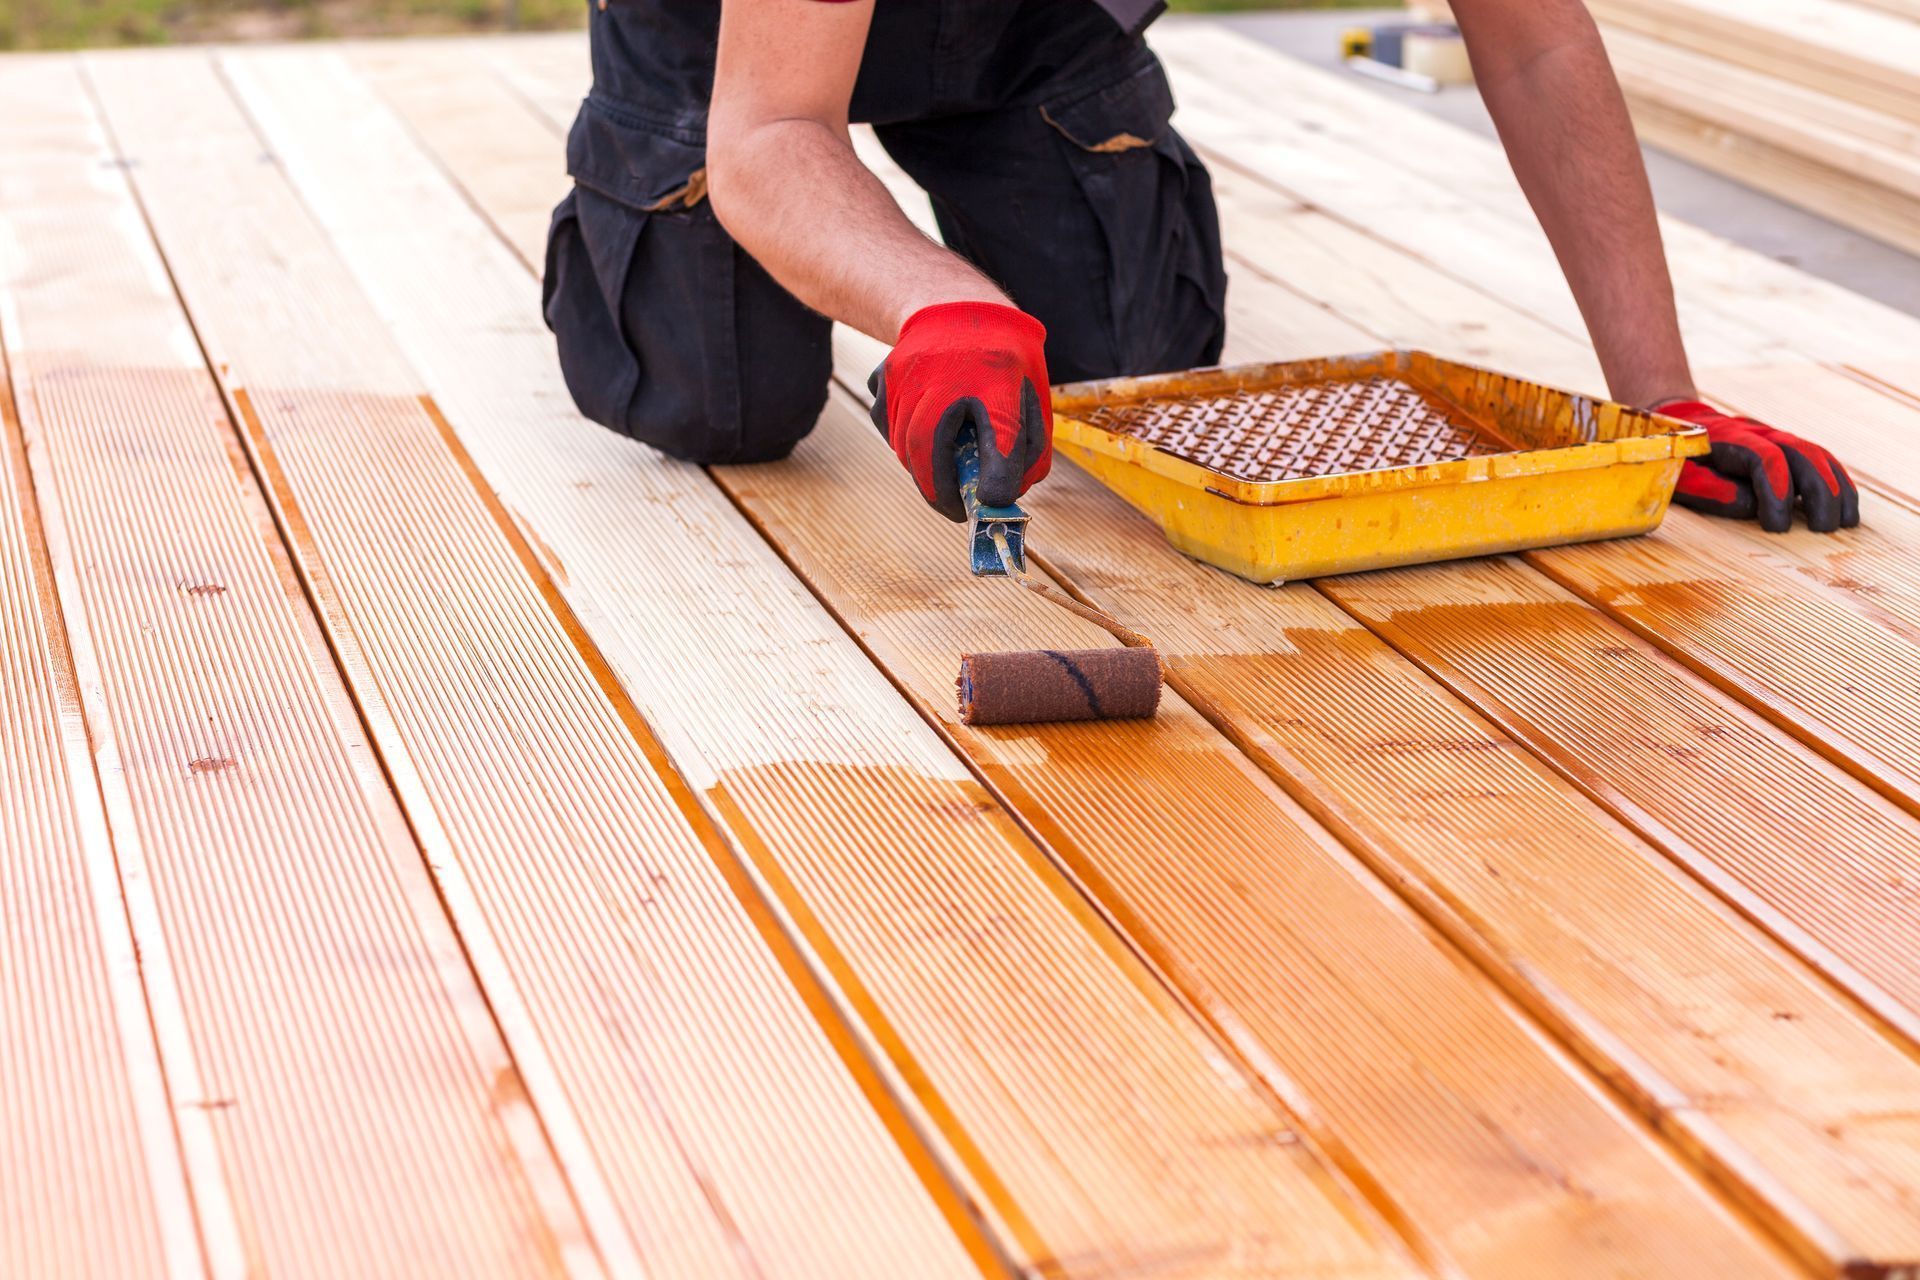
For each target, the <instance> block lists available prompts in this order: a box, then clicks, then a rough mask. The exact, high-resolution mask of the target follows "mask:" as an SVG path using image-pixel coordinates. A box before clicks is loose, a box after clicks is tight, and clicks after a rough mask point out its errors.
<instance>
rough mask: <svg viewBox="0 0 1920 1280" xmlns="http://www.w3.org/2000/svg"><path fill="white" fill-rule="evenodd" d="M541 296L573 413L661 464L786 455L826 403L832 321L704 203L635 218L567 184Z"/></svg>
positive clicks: (629, 209)
mask: <svg viewBox="0 0 1920 1280" xmlns="http://www.w3.org/2000/svg"><path fill="white" fill-rule="evenodd" d="M544 294H545V296H544V304H545V311H546V319H547V325H548V327H549V328H551V329H552V330H553V333H554V337H555V341H556V344H557V346H558V349H559V357H560V369H561V373H562V375H563V376H564V377H565V380H566V384H567V390H568V392H569V393H570V394H571V395H572V397H573V401H574V404H575V405H576V406H578V408H579V409H580V412H581V413H583V414H585V415H586V416H587V417H588V418H590V419H592V420H593V421H595V422H597V423H599V424H601V425H602V426H605V427H608V428H610V429H612V430H614V431H617V432H619V433H620V434H622V435H626V436H631V437H633V438H634V439H636V440H639V441H642V442H643V443H645V444H649V445H651V446H653V447H654V448H656V449H659V450H660V451H661V452H663V453H665V454H667V455H669V456H670V457H674V458H679V459H681V460H683V461H687V462H696V463H747V462H767V461H773V460H775V459H779V458H784V457H786V456H787V455H788V454H789V453H791V452H792V451H793V448H794V446H795V445H797V444H798V443H799V442H800V440H801V439H803V438H804V437H805V436H806V434H807V433H808V432H809V431H811V430H812V429H813V425H814V423H815V421H816V420H817V419H818V418H819V415H820V412H821V410H822V408H823V407H824V406H825V404H826V399H827V384H828V380H829V378H830V377H831V375H832V358H833V357H832V345H831V332H832V326H831V324H830V323H829V322H828V321H827V320H825V319H824V318H823V317H821V316H818V315H816V314H814V313H813V312H811V311H809V310H808V309H807V308H806V307H805V306H803V305H802V304H801V303H800V302H799V301H798V300H797V299H795V298H794V297H793V296H792V295H791V294H789V293H787V291H786V290H785V289H783V288H781V287H780V285H778V284H777V283H776V282H775V281H774V280H773V279H772V277H770V276H769V275H767V273H766V272H765V270H764V269H762V268H761V267H760V265H759V264H758V263H756V262H755V261H754V260H753V259H752V258H751V257H749V256H748V255H747V254H746V252H745V251H744V250H742V249H740V247H739V246H738V245H736V244H734V243H733V240H732V238H731V237H729V236H728V235H727V234H726V231H725V230H724V229H723V228H722V227H721V226H720V225H719V223H718V221H717V220H716V219H715V218H714V217H713V214H712V210H711V209H710V208H709V207H707V206H706V204H705V202H704V201H701V202H699V203H697V204H695V205H694V206H693V207H690V208H682V209H677V210H672V211H665V210H647V209H638V208H635V207H633V206H631V205H629V204H627V203H625V202H623V201H620V200H615V199H612V198H610V197H608V196H605V195H603V194H601V193H599V192H596V191H594V190H591V189H588V188H585V187H580V188H576V189H575V191H573V192H572V193H571V194H569V195H568V196H567V198H566V199H565V200H563V201H562V202H561V204H560V206H559V208H557V209H556V210H555V211H554V220H553V226H552V228H551V230H550V232H549V235H548V244H547V273H546V279H545V285H544Z"/></svg>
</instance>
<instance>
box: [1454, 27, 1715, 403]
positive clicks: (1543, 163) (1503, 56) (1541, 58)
mask: <svg viewBox="0 0 1920 1280" xmlns="http://www.w3.org/2000/svg"><path fill="white" fill-rule="evenodd" d="M1457 8H1458V10H1459V11H1460V19H1461V22H1462V25H1463V27H1464V28H1465V29H1466V30H1467V34H1468V37H1469V43H1470V46H1478V47H1477V48H1475V50H1474V63H1475V67H1476V70H1477V71H1478V73H1479V75H1480V81H1481V85H1480V87H1481V93H1482V95H1483V96H1484V97H1485V99H1486V102H1487V107H1488V109H1489V110H1490V111H1491V112H1492V115H1493V119H1494V124H1495V126H1496V127H1497V128H1498V129H1499V131H1500V138H1501V141H1502V142H1504V143H1505V144H1506V149H1507V155H1508V157H1509V158H1510V159H1511V161H1512V163H1513V169H1514V173H1515V175H1516V176H1517V177H1518V178H1519V181H1520V185H1521V188H1522V189H1523V190H1524V191H1525V192H1526V194H1527V199H1528V201H1529V202H1530V203H1531V204H1532V205H1533V209H1534V212H1535V214H1536V215H1537V216H1538V217H1539V219H1540V224H1541V226H1542V227H1543V228H1544V229H1545V230H1546V233H1547V238H1548V239H1549V240H1550V241H1551V242H1552V244H1553V249H1554V253H1555V255H1556V256H1557V257H1558V258H1559V261H1560V267H1561V270H1562V271H1563V272H1564V273H1565V274H1566V277H1567V283H1568V284H1569V285H1570V286H1571V287H1572V289H1573V294H1574V298H1575V299H1576V300H1577V301H1578V303H1579V305H1580V313H1581V315H1582V317H1583V318H1584V319H1585V320H1586V324H1587V331H1588V333H1589V334H1590V335H1591V337H1592V339H1593V344H1594V348H1595V351H1596V352H1597V353H1598V355H1599V358H1600V364H1601V368H1602V369H1603V370H1604V371H1605V373H1606V377H1607V384H1608V388H1609V390H1610V391H1611V392H1612V394H1613V395H1614V397H1615V398H1616V399H1619V400H1623V401H1626V402H1627V403H1629V404H1651V403H1654V402H1656V401H1659V400H1663V399H1670V398H1682V397H1686V398H1690V397H1691V396H1692V394H1693V377H1692V374H1691V372H1690V371H1689V369H1688V366H1687V357H1686V351H1685V348H1684V346H1683V344H1682V341H1681V337H1680V326H1679V321H1678V319H1677V317H1676V315H1675V311H1674V301H1673V284H1672V280H1671V276H1670V275H1669V272H1668V269H1667V260H1666V253H1665V249H1664V248H1663V246H1662V244H1661V240H1660V224H1659V219H1658V217H1657V215H1656V213H1655V210H1654V203H1653V193H1652V190H1651V189H1650V188H1649V186H1648V183H1647V174H1646V166H1645V164H1644V162H1643V161H1642V159H1641V156H1640V148H1639V146H1638V144H1637V143H1636V141H1635V139H1634V133H1633V124H1632V121H1631V120H1630V119H1629V117H1628V115H1627V108H1626V102H1625V100H1624V99H1623V98H1622V96H1621V93H1620V87H1619V84H1618V82H1617V81H1616V80H1615V78H1614V75H1613V70H1612V67H1611V66H1610V65H1609V64H1608V61H1607V55H1606V50H1605V48H1604V46H1602V44H1601V43H1600V36H1599V32H1598V31H1597V30H1596V29H1595V28H1594V26H1593V22H1592V20H1591V19H1590V18H1589V17H1588V16H1587V15H1586V13H1585V11H1584V9H1582V8H1581V7H1580V6H1579V5H1577V4H1572V3H1562V2H1560V0H1548V2H1547V3H1541V4H1537V5H1532V4H1530V5H1528V6H1523V7H1522V9H1523V12H1524V10H1525V9H1527V8H1530V9H1531V10H1532V12H1531V13H1530V14H1527V15H1526V16H1520V17H1516V16H1515V15H1514V12H1513V10H1514V8H1515V6H1511V5H1492V6H1490V5H1487V4H1484V3H1482V4H1479V5H1474V4H1463V5H1460V6H1457ZM1498 11H1504V13H1502V12H1498ZM1495 24H1500V25H1498V26H1497V27H1496V26H1495ZM1529 27H1531V28H1532V29H1531V30H1529ZM1483 31H1484V34H1483Z"/></svg>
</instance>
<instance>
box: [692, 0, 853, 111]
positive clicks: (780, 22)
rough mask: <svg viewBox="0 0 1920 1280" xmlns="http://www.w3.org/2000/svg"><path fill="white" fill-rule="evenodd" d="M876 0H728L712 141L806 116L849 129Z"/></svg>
mask: <svg viewBox="0 0 1920 1280" xmlns="http://www.w3.org/2000/svg"><path fill="white" fill-rule="evenodd" d="M873 5H874V0H723V3H722V4H721V7H720V54H719V59H718V61H717V63H716V65H715V68H714V80H713V103H712V106H711V108H710V110H709V113H708V120H707V130H708V145H709V147H714V146H720V147H723V148H724V147H725V146H726V145H727V144H728V143H729V142H730V141H733V140H735V139H737V138H738V137H739V136H741V135H742V134H744V133H747V132H750V131H751V130H753V129H754V128H756V127H757V126H759V125H763V124H767V123H770V122H773V121H777V120H805V121H810V122H815V123H819V124H823V125H826V126H828V127H830V128H833V129H835V130H837V131H839V132H842V133H844V132H845V131H846V127H847V106H848V103H849V102H850V101H851V99H852V97H853V82H854V78H855V77H856V76H857V75H858V74H859V72H860V58H861V55H862V53H863V52H864V51H865V49H866V43H867V28H868V26H869V25H871V23H872V21H873Z"/></svg>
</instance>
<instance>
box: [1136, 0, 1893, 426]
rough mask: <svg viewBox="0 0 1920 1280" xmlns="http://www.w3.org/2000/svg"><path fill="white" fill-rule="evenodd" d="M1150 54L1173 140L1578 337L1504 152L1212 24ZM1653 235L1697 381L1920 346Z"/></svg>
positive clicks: (1179, 29)
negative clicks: (1172, 101) (1174, 106)
mask: <svg viewBox="0 0 1920 1280" xmlns="http://www.w3.org/2000/svg"><path fill="white" fill-rule="evenodd" d="M1153 45H1154V47H1155V49H1156V50H1158V51H1159V53H1160V55H1161V56H1162V58H1164V59H1165V60H1166V62H1167V67H1168V71H1169V73H1170V74H1171V75H1172V77H1173V86H1174V94H1175V97H1176V98H1177V99H1178V101H1179V103H1180V113H1179V117H1178V119H1177V120H1176V125H1177V127H1179V128H1180V130H1181V131H1182V133H1183V134H1185V136H1186V137H1187V138H1188V140H1189V141H1191V142H1193V143H1194V144H1195V145H1196V146H1198V147H1200V148H1201V149H1202V150H1203V151H1204V152H1206V153H1207V154H1208V155H1209V157H1210V158H1212V159H1216V160H1221V159H1223V160H1226V161H1228V162H1230V163H1231V164H1233V165H1234V166H1236V167H1238V168H1241V169H1243V170H1244V171H1246V172H1248V173H1249V174H1250V175H1251V176H1254V177H1256V178H1258V179H1259V180H1260V181H1262V182H1265V183H1266V184H1268V185H1270V186H1273V187H1275V188H1276V189H1278V190H1281V191H1284V192H1286V193H1287V194H1289V195H1292V196H1295V197H1296V198H1298V199H1300V200H1302V201H1304V202H1305V203H1307V204H1310V205H1312V206H1313V207H1315V208H1318V209H1322V210H1324V211H1326V212H1327V213H1328V214H1330V215H1332V216H1334V217H1336V218H1339V219H1340V220H1342V221H1344V222H1348V223H1350V224H1352V225H1354V226H1356V227H1358V228H1360V229H1362V230H1364V231H1367V232H1369V233H1370V234H1373V235H1376V236H1379V237H1381V238H1382V239H1384V240H1386V241H1388V242H1389V243H1392V244H1394V245H1396V246H1400V247H1404V248H1405V249H1407V250H1409V251H1411V252H1413V253H1415V254H1417V255H1418V256H1420V257H1423V258H1425V259H1426V260H1427V261H1429V262H1431V263H1433V264H1434V265H1436V266H1437V267H1439V268H1440V269H1442V270H1444V271H1446V272H1447V273H1448V274H1450V275H1453V276H1454V277H1455V278H1457V279H1460V280H1462V281H1463V282H1465V283H1468V284H1473V285H1475V286H1476V287H1480V288H1482V289H1484V290H1487V291H1494V292H1496V295H1497V296H1498V297H1500V298H1502V299H1503V300H1505V301H1508V302H1509V303H1511V304H1512V305H1513V306H1515V307H1516V308H1518V309H1520V310H1522V311H1525V312H1527V313H1528V314H1530V315H1533V316H1535V317H1536V318H1538V319H1541V320H1543V321H1546V322H1547V323H1549V324H1551V325H1552V326H1553V327H1554V328H1556V329H1558V330H1560V331H1561V332H1562V333H1564V334H1566V335H1568V336H1569V337H1574V338H1584V337H1585V333H1586V330H1585V326H1584V324H1583V323H1582V322H1581V319H1580V314H1579V309H1578V308H1577V307H1576V306H1575V305H1574V301H1573V296H1572V294H1571V292H1570V291H1569V290H1568V288H1567V286H1566V282H1565V280H1564V278H1563V277H1562V275H1561V273H1560V271H1559V269H1558V267H1557V266H1556V265H1555V262H1554V258H1553V252H1552V249H1551V247H1550V246H1549V245H1548V244H1547V242H1546V238H1545V235H1544V234H1543V233H1542V232H1541V230H1540V228H1539V224H1538V222H1537V221H1536V220H1535V219H1534V218H1533V216H1532V214H1531V211H1530V210H1529V209H1528V208H1527V204H1526V200H1525V197H1524V196H1523V195H1522V193H1521V192H1520V190H1519V187H1518V185H1517V184H1516V183H1515V182H1514V180H1513V174H1512V170H1511V168H1510V167H1509V165H1508V164H1507V161H1506V158H1505V156H1504V154H1503V153H1502V152H1501V150H1500V148H1499V146H1498V144H1496V143H1494V142H1492V141H1491V140H1489V139H1485V138H1482V137H1479V136H1477V135H1474V134H1471V133H1468V132H1467V131H1466V130H1464V129H1461V128H1459V127H1458V126H1455V125H1452V124H1449V123H1447V122H1445V121H1441V120H1435V119H1432V118H1430V117H1427V116H1424V115H1422V114H1421V113H1420V112H1418V111H1414V110H1411V109H1409V108H1407V107H1404V106H1401V105H1398V104H1395V103H1393V102H1391V101H1389V100H1386V99H1383V98H1381V97H1380V96H1379V95H1378V94H1375V93H1372V92H1371V91H1369V90H1367V89H1365V88H1362V87H1361V86H1358V85H1354V84H1350V83H1346V82H1345V81H1344V80H1343V79H1342V78H1341V77H1340V76H1339V75H1338V74H1335V73H1333V72H1328V71H1324V70H1322V69H1320V68H1317V67H1312V66H1309V65H1307V64H1305V63H1303V62H1300V61H1298V60H1296V59H1292V58H1288V57H1286V56H1285V55H1283V54H1279V53H1277V52H1274V51H1273V50H1270V49H1266V48H1263V47H1261V46H1260V45H1258V44H1256V43H1254V42H1253V41H1251V40H1248V39H1246V38H1245V37H1242V36H1238V35H1235V34H1233V33H1230V32H1227V31H1225V30H1223V29H1221V28H1219V27H1217V26H1214V25H1211V24H1206V23H1195V22H1181V23H1173V22H1165V23H1160V24H1156V26H1155V27H1154V35H1153ZM1274 85H1280V86H1284V87H1285V92H1284V93H1275V92H1272V91H1270V86H1274ZM1661 230H1662V234H1663V235H1664V237H1665V239H1666V243H1667V248H1668V256H1669V260H1670V263H1671V266H1672V268H1673V273H1674V280H1675V284H1676V286H1677V288H1678V293H1679V299H1680V312H1681V320H1682V326H1683V328H1684V329H1685V330H1686V333H1687V338H1688V346H1689V350H1690V351H1691V352H1692V355H1693V358H1694V363H1695V364H1696V365H1697V366H1699V367H1701V368H1711V367H1717V366H1722V365H1724V366H1730V367H1745V366H1761V365H1770V364H1782V363H1805V362H1808V361H1834V362H1850V363H1853V364H1858V365H1860V366H1862V367H1864V368H1867V369H1873V368H1875V367H1876V366H1880V365H1894V366H1897V365H1901V364H1910V363H1911V361H1912V359H1913V354H1912V353H1913V351H1914V350H1915V349H1916V347H1917V346H1920V319H1917V318H1915V317H1913V316H1909V315H1907V314H1905V313H1904V312H1900V311H1897V310H1895V309H1893V308H1891V307H1888V306H1885V305H1883V304H1881V303H1877V302H1874V301H1872V300H1870V299H1867V298H1864V297H1861V296H1860V295H1858V294H1855V293H1852V292H1851V291H1849V290H1847V289H1844V288H1841V287H1840V286H1838V285H1833V284H1830V283H1828V282H1826V281H1824V280H1820V279H1818V278H1816V277H1814V276H1810V275H1808V274H1807V273H1805V272H1802V271H1798V270H1796V269H1794V268H1792V267H1789V266H1786V265H1785V264H1783V263H1779V262H1776V261H1774V260H1772V259H1770V258H1768V257H1766V256H1764V255H1762V254H1758V253H1754V252H1751V251H1749V250H1746V249H1743V248H1740V247H1739V246H1737V245H1734V244H1731V243H1729V242H1728V241H1725V240H1722V239H1721V238H1719V237H1717V236H1714V235H1711V234H1709V233H1707V232H1704V231H1702V230H1700V229H1699V228H1697V227H1694V226H1692V225H1690V224H1688V223H1685V222H1682V221H1680V220H1679V219H1677V218H1670V217H1663V218H1662V219H1661ZM1708 390H1710V391H1711V390H1713V387H1712V385H1711V384H1708Z"/></svg>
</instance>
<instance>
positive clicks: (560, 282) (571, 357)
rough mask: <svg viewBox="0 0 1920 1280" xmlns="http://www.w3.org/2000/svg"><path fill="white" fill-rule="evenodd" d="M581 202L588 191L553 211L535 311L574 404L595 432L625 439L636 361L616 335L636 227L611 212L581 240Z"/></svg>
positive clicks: (569, 197) (569, 196)
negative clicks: (608, 431)
mask: <svg viewBox="0 0 1920 1280" xmlns="http://www.w3.org/2000/svg"><path fill="white" fill-rule="evenodd" d="M582 195H585V197H586V198H587V201H588V202H589V205H591V204H592V202H593V201H595V200H596V199H598V197H596V196H595V195H594V194H593V193H592V192H590V191H588V192H582V191H577V190H576V191H569V192H568V193H567V196H566V198H565V199H564V200H562V201H561V202H560V204H559V206H558V207H557V208H555V209H554V211H553V224H552V226H551V227H549V228H548V230H547V270H546V275H545V277H544V278H543V279H542V281H541V308H542V310H543V312H544V313H545V315H546V318H547V328H549V329H551V330H553V335H554V340H555V343H556V345H557V346H558V348H559V352H560V373H561V376H562V377H563V378H564V379H565V380H566V384H567V391H568V392H569V394H571V395H572V396H573V402H574V404H575V405H577V406H579V409H580V412H581V413H583V414H585V415H586V416H587V417H589V418H591V419H593V420H594V421H595V422H597V423H599V424H600V425H601V426H603V427H611V428H613V429H614V430H615V431H620V432H624V433H627V434H632V427H631V424H630V423H629V422H628V420H627V418H628V413H629V410H630V409H631V407H632V404H633V397H634V392H635V391H636V390H637V389H638V388H639V385H640V360H639V357H638V355H637V353H636V352H635V351H634V349H633V348H632V347H631V346H630V345H629V344H628V343H627V341H626V337H625V335H624V334H623V333H622V332H621V326H620V304H621V297H622V294H623V293H624V292H625V288H626V276H627V267H628V265H629V264H630V263H631V261H632V259H633V248H634V245H635V244H636V243H638V241H639V238H640V225H641V224H640V221H639V220H638V219H631V220H629V219H626V218H625V217H624V213H623V211H621V210H619V209H618V207H617V206H615V207H614V209H613V210H612V211H611V212H610V213H608V215H607V216H596V217H595V218H594V222H595V224H596V225H595V229H594V234H593V235H592V236H591V237H589V235H588V233H587V231H586V229H585V227H584V226H583V225H582V221H581V215H580V203H581V196H582ZM607 203H609V204H610V203H611V202H607ZM602 212H603V211H599V210H595V211H594V213H596V214H600V213H602ZM629 221H630V223H631V225H622V224H623V223H625V222H629Z"/></svg>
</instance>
